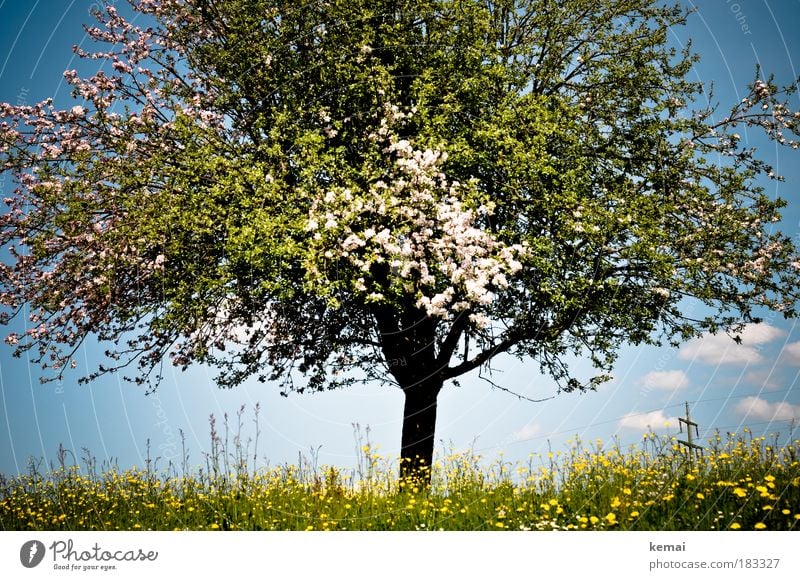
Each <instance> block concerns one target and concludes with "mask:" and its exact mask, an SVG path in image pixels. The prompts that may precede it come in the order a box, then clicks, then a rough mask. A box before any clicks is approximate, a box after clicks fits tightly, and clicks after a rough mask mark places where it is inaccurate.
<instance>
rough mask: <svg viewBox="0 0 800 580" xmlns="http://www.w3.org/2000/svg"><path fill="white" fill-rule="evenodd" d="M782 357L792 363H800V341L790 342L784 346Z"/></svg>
mask: <svg viewBox="0 0 800 580" xmlns="http://www.w3.org/2000/svg"><path fill="white" fill-rule="evenodd" d="M781 358H782V359H783V360H784V361H786V362H787V363H789V364H791V365H800V342H790V343H789V344H787V345H786V346H784V347H783V350H782V351H781Z"/></svg>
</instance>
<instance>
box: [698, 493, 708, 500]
mask: <svg viewBox="0 0 800 580" xmlns="http://www.w3.org/2000/svg"><path fill="white" fill-rule="evenodd" d="M697 499H706V496H705V494H702V493H698V494H697Z"/></svg>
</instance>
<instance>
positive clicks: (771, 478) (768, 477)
mask: <svg viewBox="0 0 800 580" xmlns="http://www.w3.org/2000/svg"><path fill="white" fill-rule="evenodd" d="M764 481H775V476H774V475H768V476H766V477H765V478H764Z"/></svg>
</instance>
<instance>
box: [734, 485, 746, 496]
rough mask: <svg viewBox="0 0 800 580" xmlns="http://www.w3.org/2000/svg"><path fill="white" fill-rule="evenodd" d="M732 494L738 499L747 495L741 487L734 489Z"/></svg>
mask: <svg viewBox="0 0 800 580" xmlns="http://www.w3.org/2000/svg"><path fill="white" fill-rule="evenodd" d="M733 493H734V495H737V496H739V497H745V496H746V495H747V491H746V490H744V489H742V488H741V487H737V488H736V489H734V490H733Z"/></svg>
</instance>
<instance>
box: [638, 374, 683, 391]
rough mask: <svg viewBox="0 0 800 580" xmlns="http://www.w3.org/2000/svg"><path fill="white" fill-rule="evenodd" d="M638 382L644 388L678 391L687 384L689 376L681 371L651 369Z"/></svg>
mask: <svg viewBox="0 0 800 580" xmlns="http://www.w3.org/2000/svg"><path fill="white" fill-rule="evenodd" d="M640 382H641V384H642V386H643V387H645V388H646V389H657V390H659V391H678V390H680V389H685V388H686V387H688V386H689V377H688V376H687V374H686V373H685V372H683V371H651V372H649V373H647V374H646V375H645V376H643V377H642V378H641V379H640Z"/></svg>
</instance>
